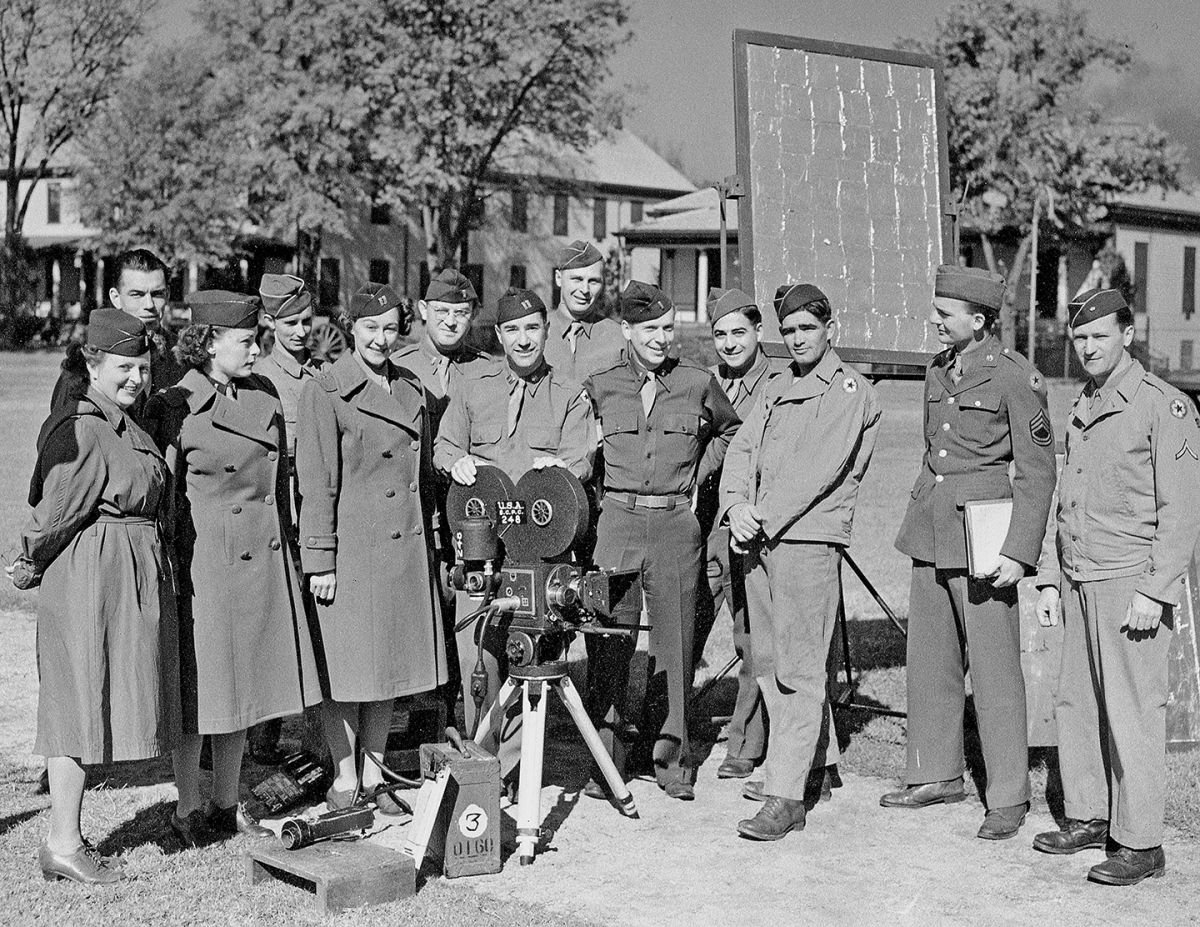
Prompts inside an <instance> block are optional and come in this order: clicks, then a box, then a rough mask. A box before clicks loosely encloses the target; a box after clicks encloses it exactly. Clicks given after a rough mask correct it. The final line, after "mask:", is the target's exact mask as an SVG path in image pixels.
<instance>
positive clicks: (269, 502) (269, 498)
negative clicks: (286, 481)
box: [263, 496, 275, 505]
mask: <svg viewBox="0 0 1200 927" xmlns="http://www.w3.org/2000/svg"><path fill="white" fill-rule="evenodd" d="M263 502H265V503H267V505H274V504H275V497H274V496H267V497H265V498H264V499H263Z"/></svg>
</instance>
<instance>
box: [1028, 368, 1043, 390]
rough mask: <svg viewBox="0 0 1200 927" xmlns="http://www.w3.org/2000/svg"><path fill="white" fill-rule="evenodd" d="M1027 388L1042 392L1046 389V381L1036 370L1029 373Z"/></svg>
mask: <svg viewBox="0 0 1200 927" xmlns="http://www.w3.org/2000/svg"><path fill="white" fill-rule="evenodd" d="M1029 388H1030V389H1031V390H1033V391H1034V392H1035V393H1041V392H1044V391H1045V389H1046V381H1045V380H1043V379H1042V375H1041V374H1040V373H1038V372H1037V371H1036V370H1033V371H1031V372H1030V374H1029Z"/></svg>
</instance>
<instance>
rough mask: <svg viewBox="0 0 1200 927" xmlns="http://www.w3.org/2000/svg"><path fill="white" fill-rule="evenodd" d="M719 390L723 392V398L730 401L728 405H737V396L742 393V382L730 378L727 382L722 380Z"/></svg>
mask: <svg viewBox="0 0 1200 927" xmlns="http://www.w3.org/2000/svg"><path fill="white" fill-rule="evenodd" d="M721 389H723V390H724V391H725V397H726V398H727V399H728V400H729V401H730V403H732V404H733V405H737V401H738V396H739V395H740V394H741V392H742V381H741V380H735V379H733V378H732V377H730V378H729V379H727V380H722V381H721Z"/></svg>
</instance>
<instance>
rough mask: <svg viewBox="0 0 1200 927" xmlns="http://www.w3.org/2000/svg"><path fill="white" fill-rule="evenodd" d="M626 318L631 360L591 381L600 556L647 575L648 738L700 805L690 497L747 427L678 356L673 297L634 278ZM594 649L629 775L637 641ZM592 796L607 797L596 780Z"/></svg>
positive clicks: (679, 786) (602, 714) (657, 759)
mask: <svg viewBox="0 0 1200 927" xmlns="http://www.w3.org/2000/svg"><path fill="white" fill-rule="evenodd" d="M620 310H621V331H622V334H623V336H624V338H625V340H626V342H627V343H628V349H627V351H626V354H625V357H623V358H622V359H621V360H620V361H618V362H616V363H614V364H613V365H612V366H610V367H608V368H607V369H605V370H601V371H599V372H598V373H593V374H592V375H591V376H589V377H588V378H587V379H586V380H585V381H584V389H585V390H586V392H587V394H588V395H589V396H590V397H591V399H592V405H593V407H594V409H595V411H596V416H597V418H599V419H600V425H601V430H602V432H603V450H604V474H603V481H604V494H605V495H604V506H603V509H602V511H601V513H600V522H599V525H598V526H597V529H596V534H597V540H596V549H595V554H594V559H595V562H596V565H597V566H599V567H602V568H604V569H611V570H638V571H640V572H641V576H642V587H643V591H644V593H645V599H646V611H647V614H648V620H649V623H650V625H651V631H650V665H649V669H648V672H647V684H646V692H645V699H644V705H643V712H642V720H641V723H640V724H639V730H640V732H641V735H642V737H643V739H644V740H645V741H646V742H647V743H648V744H652V755H653V762H654V773H655V777H656V779H657V780H658V784H659V787H660V788H662V789H664V790H665V791H666V793H667V794H668V795H669V796H670V797H672V798H678V799H683V800H690V799H692V798H694V797H695V793H694V791H693V788H692V782H691V779H692V775H691V770H690V769H689V767H688V763H689V759H690V757H689V755H688V749H689V748H688V732H687V720H686V719H687V698H688V695H689V693H690V690H691V685H692V669H693V666H692V642H693V633H694V624H695V617H696V595H697V594H698V593H699V591H700V581H701V576H700V569H701V563H700V560H701V553H702V551H703V546H704V542H703V539H702V538H701V536H700V525H699V523H698V522H697V521H696V516H695V515H694V514H693V513H692V509H691V495H692V490H693V489H694V488H695V487H696V484H697V483H702V482H703V481H704V480H706V479H707V478H708V477H709V475H710V474H712V473H713V472H714V471H716V469H717V468H718V467H720V465H721V461H722V459H723V458H724V456H725V449H726V447H728V446H729V439H730V438H731V437H732V436H733V433H734V431H736V430H737V426H738V425H739V424H740V421H741V420H740V419H739V418H738V417H737V413H736V412H735V411H734V409H733V406H732V405H730V403H729V399H728V398H727V397H726V396H725V393H724V391H722V389H721V387H720V384H718V383H717V381H716V378H715V377H713V375H712V374H711V373H709V372H708V371H707V370H705V369H704V368H702V367H695V366H692V365H691V364H689V363H687V362H686V361H681V360H676V359H673V358H671V357H670V348H671V344H672V342H673V341H674V338H675V308H674V306H673V305H672V304H671V300H670V299H668V298H667V296H666V294H664V293H663V292H662V291H661V290H660V289H658V287H655V286H650V285H649V284H646V283H641V282H639V281H636V280H632V281H630V282H629V283H628V284H627V285H626V287H625V289H624V290H622V292H621V297H620ZM586 643H587V648H588V707H589V713H590V714H591V717H592V720H593V722H594V723H595V724H596V725H597V727H598V728H599V729H600V733H601V738H602V739H604V740H605V746H606V747H607V748H608V750H609V752H610V753H611V754H612V755H613V760H614V762H615V763H616V766H617V769H618V770H620V771H621V772H622V773H624V771H625V750H624V745H623V743H622V740H621V737H622V735H623V734H624V721H623V718H624V701H625V695H626V688H627V685H628V680H629V661H630V659H631V658H632V656H633V642H632V641H628V640H625V639H608V638H603V637H589V638H588V639H587V642H586ZM585 793H586V794H587V795H589V796H591V797H606V796H607V794H608V793H607V791H606V789H605V787H604V786H603V785H601V784H600V780H599V779H598V778H596V777H595V776H593V778H592V781H591V782H589V783H588V784H587V786H586V788H585Z"/></svg>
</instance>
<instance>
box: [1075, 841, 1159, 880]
mask: <svg viewBox="0 0 1200 927" xmlns="http://www.w3.org/2000/svg"><path fill="white" fill-rule="evenodd" d="M1166 871H1167V854H1166V853H1164V852H1163V848H1162V847H1153V848H1152V849H1149V850H1134V849H1131V848H1129V847H1118V849H1117V851H1116V852H1115V853H1113V854H1112V856H1110V857H1109V858H1108V859H1106V860H1105V861H1104V862H1102V863H1097V864H1096V865H1095V866H1093V867H1092V868H1091V869H1090V870H1088V881H1090V882H1100V883H1103V884H1104V885H1137V884H1138V882H1140V881H1142V879H1147V878H1150V879H1158V878H1161V877H1162V876H1163V875H1164V874H1165V873H1166Z"/></svg>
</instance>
